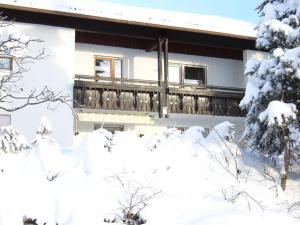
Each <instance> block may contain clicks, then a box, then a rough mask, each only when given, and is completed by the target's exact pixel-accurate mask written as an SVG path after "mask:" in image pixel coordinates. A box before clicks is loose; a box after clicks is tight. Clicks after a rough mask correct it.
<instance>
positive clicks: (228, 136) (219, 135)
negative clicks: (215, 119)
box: [206, 121, 243, 179]
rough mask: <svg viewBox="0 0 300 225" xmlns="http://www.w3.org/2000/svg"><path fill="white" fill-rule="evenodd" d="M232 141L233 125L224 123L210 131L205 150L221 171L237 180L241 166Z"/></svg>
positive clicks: (237, 148)
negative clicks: (223, 170) (221, 168)
mask: <svg viewBox="0 0 300 225" xmlns="http://www.w3.org/2000/svg"><path fill="white" fill-rule="evenodd" d="M233 140H234V124H232V123H230V122H228V121H225V122H222V123H220V124H217V125H216V126H215V127H214V128H213V129H212V130H211V131H210V133H209V134H208V136H207V138H206V141H207V144H206V146H207V147H206V148H207V150H208V151H209V153H210V154H211V156H212V157H213V158H214V159H215V160H216V161H217V162H218V164H219V165H221V166H222V167H223V169H225V170H226V171H227V172H228V173H230V174H231V175H233V176H234V177H236V178H237V179H238V177H239V175H240V173H241V172H242V171H243V164H242V159H241V151H240V148H239V147H238V146H237V145H236V144H235V143H234V142H233Z"/></svg>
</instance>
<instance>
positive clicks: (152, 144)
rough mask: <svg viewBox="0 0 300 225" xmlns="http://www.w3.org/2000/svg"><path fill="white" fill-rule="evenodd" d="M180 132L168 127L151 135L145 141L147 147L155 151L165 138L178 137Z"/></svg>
mask: <svg viewBox="0 0 300 225" xmlns="http://www.w3.org/2000/svg"><path fill="white" fill-rule="evenodd" d="M180 134H181V131H180V130H178V129H177V128H169V129H167V130H166V131H164V132H162V133H157V134H155V135H153V136H151V138H150V139H149V140H148V141H147V144H146V145H147V149H148V150H150V151H156V150H157V149H158V148H159V147H161V145H162V143H164V142H165V141H166V140H168V139H172V138H175V137H178V136H179V135H180Z"/></svg>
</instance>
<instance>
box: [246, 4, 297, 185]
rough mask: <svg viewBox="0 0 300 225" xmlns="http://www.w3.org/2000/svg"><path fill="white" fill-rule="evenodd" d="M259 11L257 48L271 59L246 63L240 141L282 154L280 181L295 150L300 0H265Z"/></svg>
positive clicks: (253, 146)
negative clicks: (243, 122)
mask: <svg viewBox="0 0 300 225" xmlns="http://www.w3.org/2000/svg"><path fill="white" fill-rule="evenodd" d="M257 11H258V14H259V16H260V17H261V21H260V23H259V25H258V27H257V40H256V47H257V48H258V49H260V50H264V51H268V52H269V57H268V58H267V59H265V60H262V61H253V60H251V61H248V62H247V67H246V70H245V74H246V75H249V81H248V84H247V87H246V94H245V97H244V99H243V100H242V101H241V104H240V106H241V108H242V109H245V110H246V111H247V115H246V122H245V131H244V134H243V136H242V143H244V144H246V146H247V147H249V148H250V149H253V150H259V151H260V152H261V153H263V154H264V155H266V156H269V157H274V156H275V157H276V158H277V157H279V158H282V159H283V160H282V161H283V164H282V165H283V170H282V174H281V175H282V181H283V180H284V179H285V178H286V179H287V172H288V168H289V166H290V163H291V161H292V160H294V159H295V158H296V156H297V151H296V149H298V148H299V146H295V145H296V143H297V142H295V140H293V136H292V133H294V132H296V133H298V132H299V126H298V124H299V123H298V121H299V120H298V119H297V118H296V115H295V112H296V110H295V108H296V107H297V109H299V108H300V102H299V100H298V98H299V97H298V96H299V94H300V47H299V46H300V25H299V20H300V1H299V0H263V1H262V2H261V3H260V5H259V6H258V7H257ZM275 106H276V107H275ZM294 136H295V135H294ZM281 156H282V157H281ZM285 176H286V177H285ZM286 179H285V180H286ZM283 183H284V182H283ZM285 185H286V181H285V184H283V185H282V187H283V189H285Z"/></svg>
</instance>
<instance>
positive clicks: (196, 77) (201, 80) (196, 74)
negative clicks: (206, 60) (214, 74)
mask: <svg viewBox="0 0 300 225" xmlns="http://www.w3.org/2000/svg"><path fill="white" fill-rule="evenodd" d="M184 83H188V84H206V67H195V66H184Z"/></svg>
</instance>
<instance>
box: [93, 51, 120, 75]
mask: <svg viewBox="0 0 300 225" xmlns="http://www.w3.org/2000/svg"><path fill="white" fill-rule="evenodd" d="M122 62H123V61H122V58H115V57H104V56H96V57H95V75H96V76H100V77H110V78H121V77H122V69H123V68H122V67H123V65H122V64H123V63H122Z"/></svg>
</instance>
